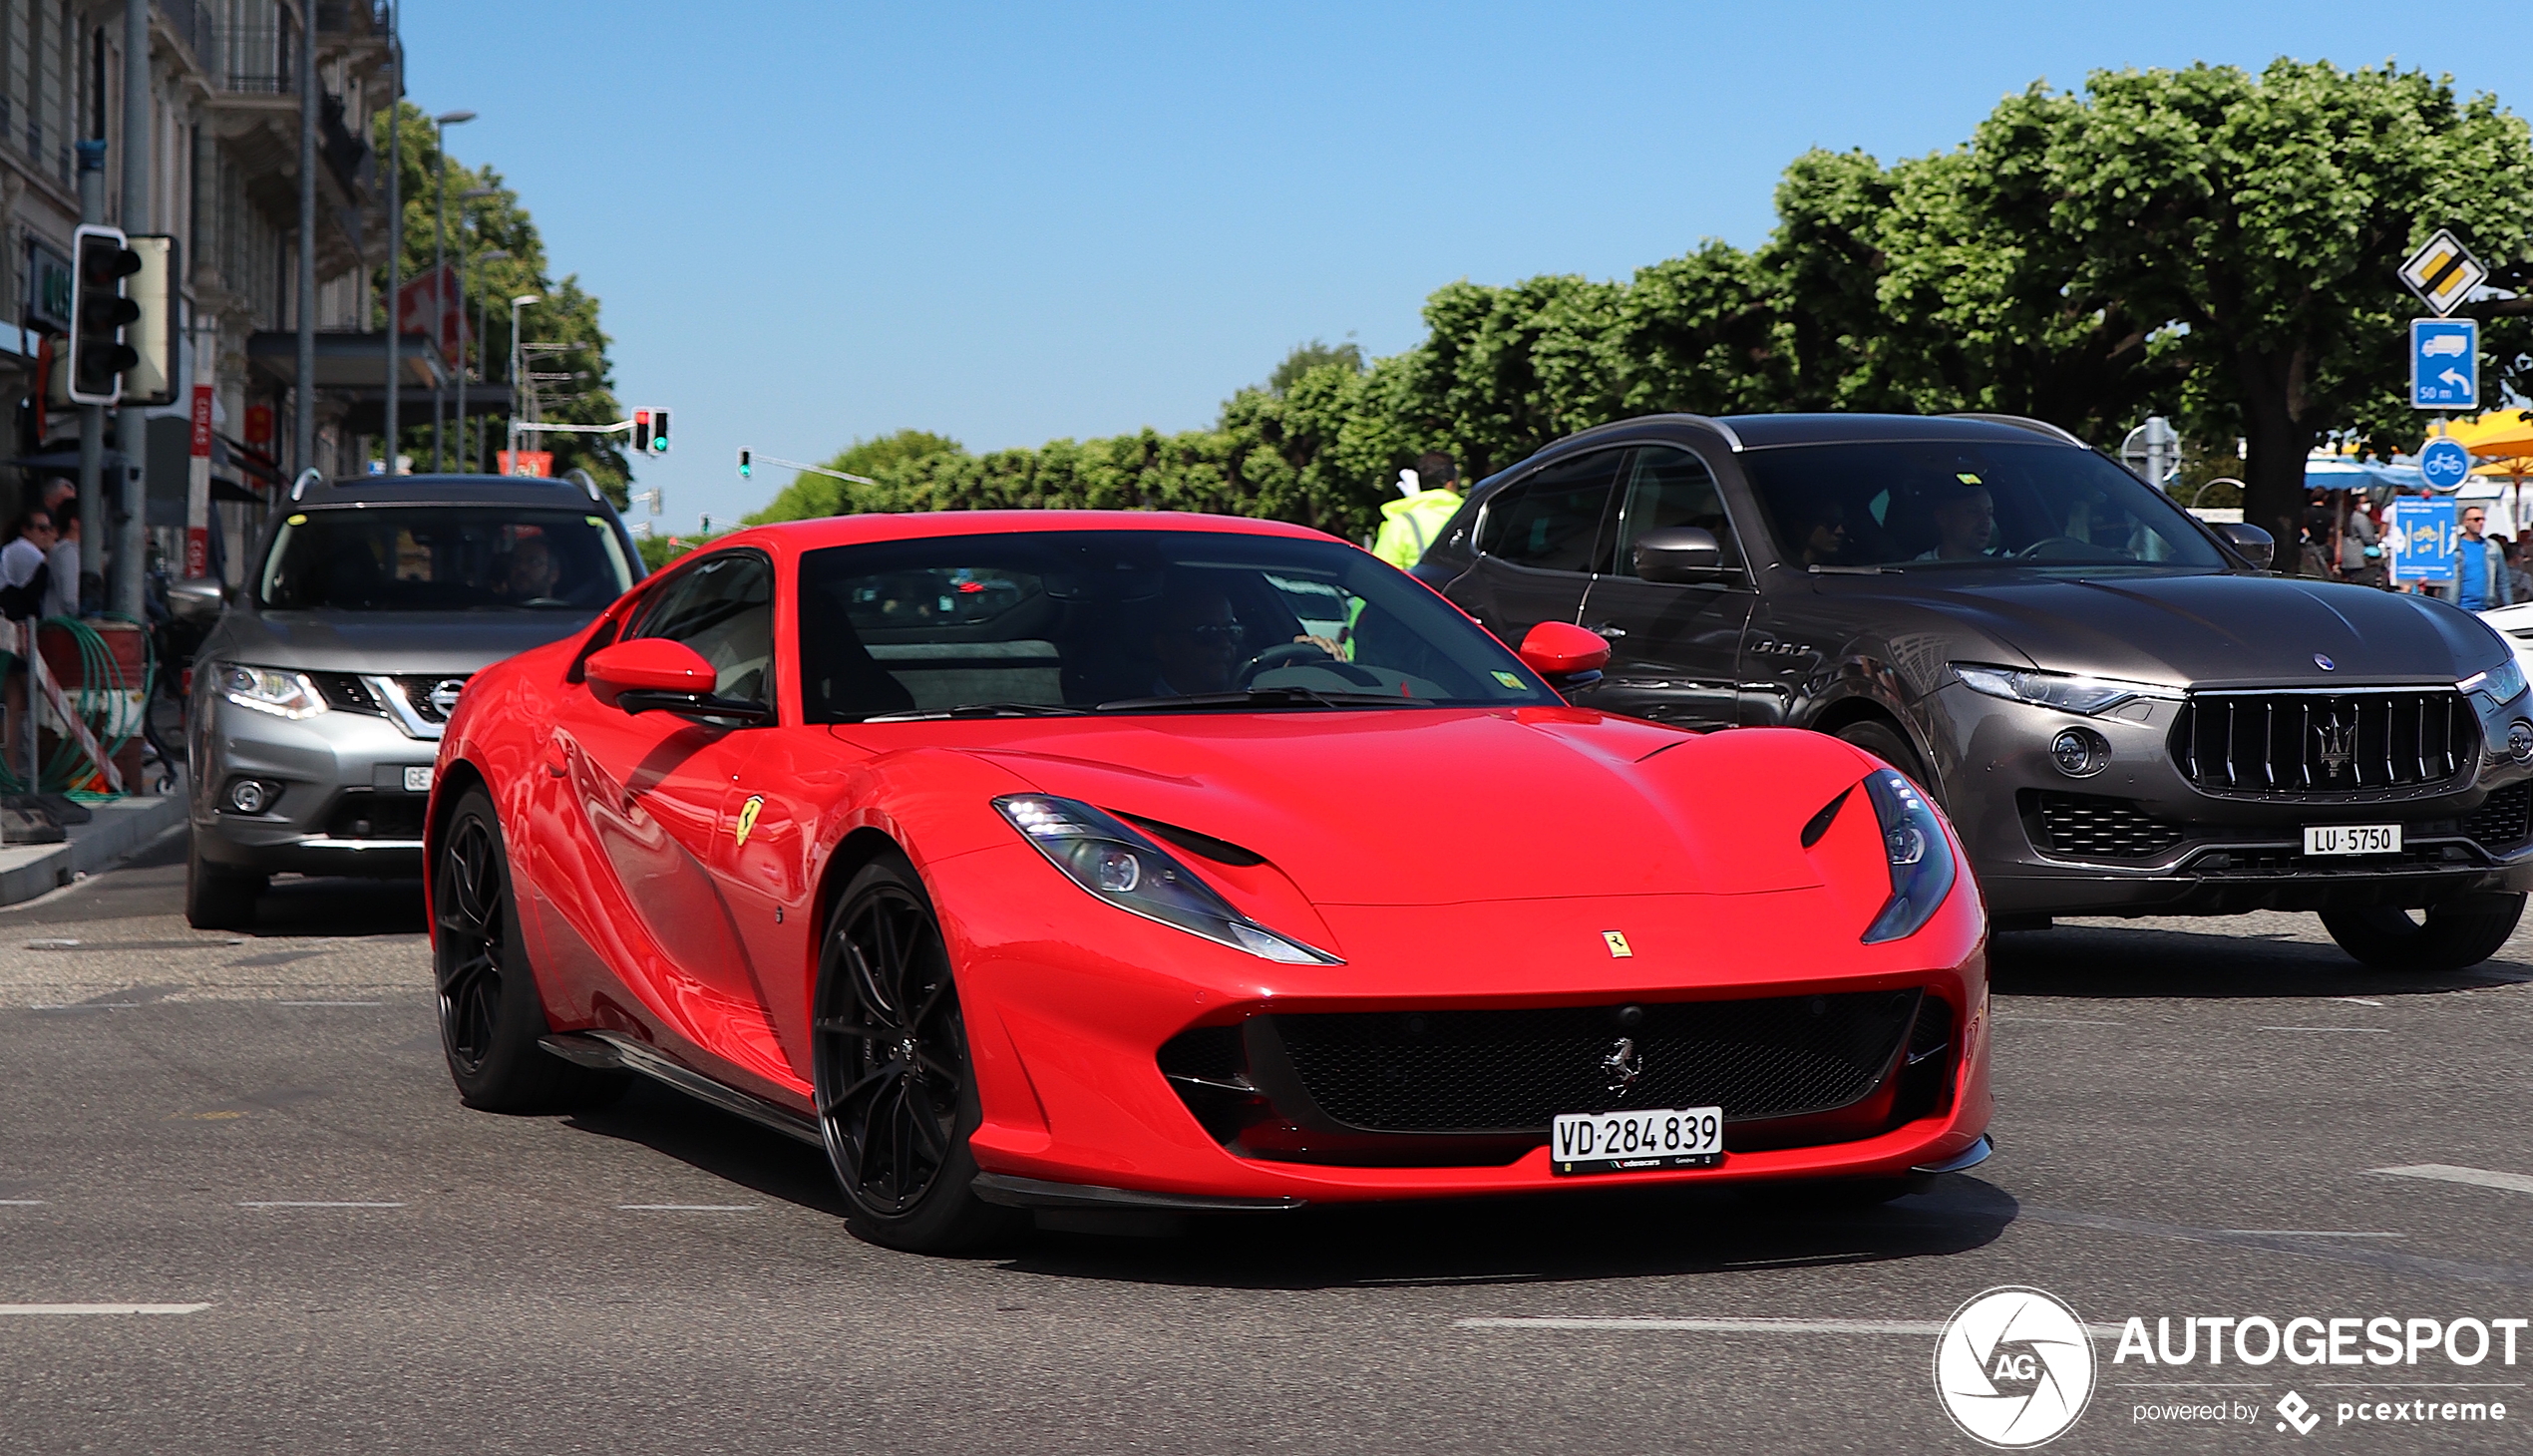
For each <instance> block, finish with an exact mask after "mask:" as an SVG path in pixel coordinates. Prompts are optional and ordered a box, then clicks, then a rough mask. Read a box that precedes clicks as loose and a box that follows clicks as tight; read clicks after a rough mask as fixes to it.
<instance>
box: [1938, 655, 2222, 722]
mask: <svg viewBox="0 0 2533 1456" xmlns="http://www.w3.org/2000/svg"><path fill="white" fill-rule="evenodd" d="M1953 675H1954V676H1956V677H1959V678H1960V679H1961V680H1962V681H1963V682H1964V683H1965V684H1967V685H1968V686H1969V687H1970V689H1971V691H1973V692H1983V693H1986V694H1988V695H1989V696H1990V697H1991V698H2006V699H2010V700H2011V701H2014V702H2017V703H2037V704H2038V705H2040V706H2041V707H2044V708H2057V709H2060V710H2062V711H2065V712H2069V713H2101V712H2107V711H2108V710H2110V709H2112V708H2116V707H2118V706H2119V705H2120V704H2122V703H2125V702H2127V701H2129V700H2130V699H2132V698H2177V697H2180V696H2181V690H2180V689H2179V688H2172V687H2165V686H2163V685H2161V684H2160V683H2152V682H2128V681H2126V680H2124V679H2121V678H2116V677H2090V676H2086V675H2084V674H2081V673H2074V672H2038V671H2033V670H2031V669H2028V668H2019V667H1987V666H1982V665H1981V664H1979V663H1976V662H1956V663H1954V664H1953Z"/></svg>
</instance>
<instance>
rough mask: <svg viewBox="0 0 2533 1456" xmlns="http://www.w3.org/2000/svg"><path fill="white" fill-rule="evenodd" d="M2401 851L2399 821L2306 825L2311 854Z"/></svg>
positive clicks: (2306, 848) (2307, 841)
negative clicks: (2391, 822)
mask: <svg viewBox="0 0 2533 1456" xmlns="http://www.w3.org/2000/svg"><path fill="white" fill-rule="evenodd" d="M2400 852H2401V827H2400V826H2399V825H2397V824H2326V825H2320V826H2316V825H2307V826H2305V853H2306V854H2308V855H2397V854H2399V853H2400Z"/></svg>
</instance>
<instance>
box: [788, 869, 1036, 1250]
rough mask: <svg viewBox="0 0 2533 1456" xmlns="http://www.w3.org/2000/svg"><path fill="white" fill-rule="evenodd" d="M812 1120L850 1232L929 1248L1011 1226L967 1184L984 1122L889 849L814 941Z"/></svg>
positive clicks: (931, 929) (921, 930)
mask: <svg viewBox="0 0 2533 1456" xmlns="http://www.w3.org/2000/svg"><path fill="white" fill-rule="evenodd" d="M817 1004H818V1011H817V1017H816V1023H815V1026H816V1033H817V1035H816V1042H815V1053H814V1067H813V1075H814V1077H815V1079H816V1090H817V1096H818V1123H819V1131H820V1133H821V1134H822V1136H823V1137H824V1140H825V1142H826V1145H827V1157H828V1161H829V1162H830V1163H831V1164H833V1165H834V1167H835V1170H836V1182H837V1183H838V1185H839V1186H840V1187H841V1188H842V1189H843V1190H844V1194H845V1199H846V1201H847V1202H848V1203H849V1204H850V1205H851V1206H852V1216H851V1220H850V1223H851V1227H852V1228H853V1230H854V1232H855V1233H857V1234H859V1235H861V1236H862V1237H864V1238H866V1239H869V1240H871V1241H872V1242H873V1243H875V1244H883V1245H887V1246H889V1247H890V1248H893V1249H904V1250H908V1251H911V1252H914V1253H924V1254H940V1253H949V1252H953V1251H957V1250H961V1249H966V1248H971V1247H973V1246H974V1245H976V1244H978V1243H981V1242H983V1241H985V1240H986V1239H989V1238H992V1237H993V1236H995V1235H997V1234H999V1233H1002V1232H1003V1231H1004V1230H1005V1229H1006V1228H1008V1227H1009V1226H1010V1224H1011V1218H1010V1216H1009V1215H1008V1213H1007V1211H1005V1210H1001V1209H996V1208H994V1207H992V1206H990V1205H988V1204H986V1203H984V1202H983V1201H981V1200H979V1199H978V1198H977V1197H976V1195H975V1193H974V1192H973V1191H972V1185H973V1183H974V1182H975V1178H976V1160H975V1158H974V1156H973V1155H972V1154H971V1153H970V1152H969V1151H968V1147H967V1138H968V1135H969V1134H970V1133H972V1132H974V1131H975V1130H976V1126H977V1124H978V1123H979V1122H980V1121H981V1120H982V1111H981V1105H980V1104H979V1102H978V1101H977V1096H976V1085H975V1077H974V1075H973V1073H972V1071H971V1069H970V1065H969V1062H968V1056H967V1035H966V1029H965V1026H964V1025H963V1023H962V1021H961V1018H960V1015H959V1006H958V986H957V983H956V980H955V979H954V978H953V976H952V975H951V972H950V963H949V951H948V949H947V947H946V946H945V945H943V944H942V941H941V929H940V923H939V921H938V920H937V919H935V918H934V916H933V914H932V905H931V900H930V898H929V897H928V896H926V895H925V894H924V893H923V887H922V885H921V883H920V882H919V881H917V880H916V879H915V876H914V869H913V867H912V866H911V865H909V864H907V863H906V862H905V860H904V859H903V858H901V857H898V856H895V855H891V856H888V857H885V858H883V859H882V860H880V861H878V862H876V863H874V864H871V865H869V866H866V867H864V869H863V870H862V871H861V872H860V873H859V874H857V875H855V876H854V878H853V880H852V882H851V883H850V884H849V885H847V886H846V888H845V893H844V894H843V896H841V897H840V898H839V899H838V901H837V905H836V910H835V912H834V914H833V915H831V916H830V918H829V920H828V926H827V935H826V939H825V941H824V942H823V944H822V946H821V948H820V953H819V969H818V1003H817Z"/></svg>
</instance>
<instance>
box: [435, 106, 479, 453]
mask: <svg viewBox="0 0 2533 1456" xmlns="http://www.w3.org/2000/svg"><path fill="white" fill-rule="evenodd" d="M474 120H475V113H473V112H442V113H441V114H440V115H438V116H436V117H433V118H432V119H431V124H432V127H433V129H434V130H433V132H432V134H431V139H432V141H431V146H432V151H433V153H434V154H436V155H435V157H434V159H433V167H432V170H431V205H432V206H433V208H434V209H435V210H436V212H437V216H436V217H435V218H434V220H433V221H432V224H431V347H432V348H434V349H440V346H441V342H442V341H443V340H444V339H446V338H447V337H448V333H449V296H448V293H449V129H450V128H451V127H460V126H464V125H466V124H467V123H468V122H471V121H474ZM458 306H459V307H461V308H463V307H465V306H466V305H465V304H464V303H463V302H461V303H460V304H459V305H458ZM460 352H464V351H463V350H461V351H460ZM440 357H441V358H442V360H444V361H445V360H446V359H447V358H448V353H447V351H446V350H442V351H441V355H440ZM460 367H464V365H463V362H461V365H460ZM448 403H449V399H448V390H447V388H446V387H445V386H443V385H440V384H434V385H432V386H431V470H432V473H433V474H435V475H436V474H438V473H439V472H441V471H444V470H446V469H448V468H449V467H448V462H447V461H446V459H444V458H443V456H442V453H441V447H440V432H441V429H442V425H441V418H442V416H444V415H445V414H446V413H447V412H448Z"/></svg>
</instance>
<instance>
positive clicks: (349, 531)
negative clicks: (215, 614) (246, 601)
mask: <svg viewBox="0 0 2533 1456" xmlns="http://www.w3.org/2000/svg"><path fill="white" fill-rule="evenodd" d="M632 584H633V572H632V567H631V563H630V562H629V561H627V560H626V559H625V554H624V546H623V542H622V540H621V539H620V538H619V537H618V536H617V535H616V532H615V529H614V527H612V526H611V525H609V524H608V522H607V520H606V518H604V517H602V516H584V515H581V514H580V513H578V512H573V511H515V510H509V509H506V508H503V507H498V506H411V507H403V506H386V507H373V508H369V509H364V510H348V509H344V508H340V507H334V508H326V509H320V510H314V511H302V512H298V513H296V514H293V515H291V516H288V517H286V518H284V519H283V521H282V523H281V529H280V530H279V531H277V532H275V533H274V535H273V539H272V549H271V550H270V551H269V552H268V553H267V554H266V555H265V557H264V567H263V571H262V573H261V575H260V576H259V577H258V578H257V581H256V599H257V600H258V601H259V602H261V603H262V604H263V605H264V606H267V607H271V608H274V609H276V610H304V609H308V608H313V607H335V608H341V609H347V610H354V611H462V610H471V609H476V608H483V607H529V608H577V609H579V610H582V611H588V610H593V609H595V608H597V607H601V606H604V605H606V604H607V603H608V602H610V601H613V600H614V599H615V598H616V597H618V596H621V595H622V594H624V589H625V588H626V587H628V586H630V585H632Z"/></svg>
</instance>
